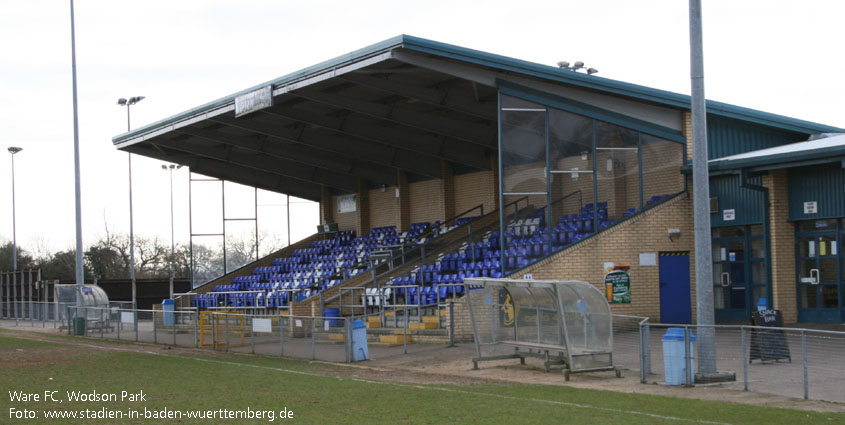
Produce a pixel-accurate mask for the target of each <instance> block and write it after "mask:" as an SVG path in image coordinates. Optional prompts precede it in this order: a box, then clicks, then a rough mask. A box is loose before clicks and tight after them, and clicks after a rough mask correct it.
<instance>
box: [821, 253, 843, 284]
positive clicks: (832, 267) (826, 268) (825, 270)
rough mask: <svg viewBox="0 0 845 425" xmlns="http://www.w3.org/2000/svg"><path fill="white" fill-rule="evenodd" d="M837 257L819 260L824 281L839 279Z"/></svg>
mask: <svg viewBox="0 0 845 425" xmlns="http://www.w3.org/2000/svg"><path fill="white" fill-rule="evenodd" d="M836 263H837V261H836V259H835V258H823V259H820V260H819V275H820V279H821V281H822V282H836V281H838V280H839V279H838V277H837V276H838V271H837V270H836Z"/></svg>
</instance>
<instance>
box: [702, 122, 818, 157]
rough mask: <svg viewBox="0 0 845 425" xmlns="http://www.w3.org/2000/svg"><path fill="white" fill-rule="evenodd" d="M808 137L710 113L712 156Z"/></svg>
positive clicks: (709, 151)
mask: <svg viewBox="0 0 845 425" xmlns="http://www.w3.org/2000/svg"><path fill="white" fill-rule="evenodd" d="M804 140H807V135H806V134H801V133H793V132H790V131H786V130H777V129H773V128H771V127H766V126H762V125H758V124H751V123H747V122H742V121H738V120H734V119H730V118H724V117H719V116H714V115H710V114H708V115H707V150H708V155H709V159H713V158H722V157H725V156H729V155H736V154H740V153H745V152H751V151H756V150H759V149H766V148H772V147H775V146H780V145H785V144H788V143H795V142H800V141H804Z"/></svg>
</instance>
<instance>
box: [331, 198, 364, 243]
mask: <svg viewBox="0 0 845 425" xmlns="http://www.w3.org/2000/svg"><path fill="white" fill-rule="evenodd" d="M339 197H340V196H332V205H331V208H332V209H331V211H332V214H333V216H334V220H335V222H337V228H338V230H354V231H355V234H356V235H359V236H360V235H361V228H360V227H359V226H358V212H359V211H360V208H358V207H357V206H356V209H355V211H353V212H346V213H338V212H337V199H338V198H339Z"/></svg>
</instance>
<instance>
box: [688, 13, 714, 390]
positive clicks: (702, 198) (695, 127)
mask: <svg viewBox="0 0 845 425" xmlns="http://www.w3.org/2000/svg"><path fill="white" fill-rule="evenodd" d="M689 28H690V80H691V85H692V87H691V89H692V90H691V94H692V96H691V101H692V102H691V108H690V109H691V113H692V159H693V160H692V189H693V191H692V193H693V218H694V233H695V302H696V323H697V324H698V325H699V327H698V372H699V373H701V374H715V373H717V371H716V332H715V328H713V326H712V325H713V324H714V323H715V318H714V314H715V313H714V311H713V284H712V282H713V258H712V252H711V247H712V241H711V239H710V202H709V197H710V180H709V173H708V169H707V105H706V103H705V97H704V53H703V47H702V45H703V42H702V37H703V36H702V24H701V0H689Z"/></svg>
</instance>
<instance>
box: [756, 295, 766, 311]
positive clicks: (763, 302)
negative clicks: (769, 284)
mask: <svg viewBox="0 0 845 425" xmlns="http://www.w3.org/2000/svg"><path fill="white" fill-rule="evenodd" d="M766 304H767V302H766V299H765V298H760V299H759V300H757V311H763V310H766V309H768V308H769V307H768V306H767V305H766Z"/></svg>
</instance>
